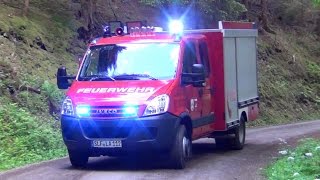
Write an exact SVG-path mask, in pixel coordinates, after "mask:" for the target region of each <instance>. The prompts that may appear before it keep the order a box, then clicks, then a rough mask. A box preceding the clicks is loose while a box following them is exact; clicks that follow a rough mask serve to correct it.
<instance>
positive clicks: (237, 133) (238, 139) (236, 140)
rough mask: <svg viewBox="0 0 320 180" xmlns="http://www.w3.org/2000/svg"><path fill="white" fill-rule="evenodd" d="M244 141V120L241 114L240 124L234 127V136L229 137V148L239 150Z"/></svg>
mask: <svg viewBox="0 0 320 180" xmlns="http://www.w3.org/2000/svg"><path fill="white" fill-rule="evenodd" d="M245 141H246V121H245V120H244V118H243V117H242V116H241V119H240V124H239V126H238V127H236V128H235V129H234V137H233V138H232V139H231V148H232V149H235V150H241V149H243V147H244V144H245Z"/></svg>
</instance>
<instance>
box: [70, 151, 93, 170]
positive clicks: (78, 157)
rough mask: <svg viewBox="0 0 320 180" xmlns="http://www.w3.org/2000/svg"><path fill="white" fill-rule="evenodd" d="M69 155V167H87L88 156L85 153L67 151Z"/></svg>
mask: <svg viewBox="0 0 320 180" xmlns="http://www.w3.org/2000/svg"><path fill="white" fill-rule="evenodd" d="M68 153H69V160H70V162H71V165H72V166H73V167H75V168H83V167H85V166H86V165H87V163H88V160H89V156H88V155H87V154H85V153H82V152H78V151H74V150H68Z"/></svg>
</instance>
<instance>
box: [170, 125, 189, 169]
mask: <svg viewBox="0 0 320 180" xmlns="http://www.w3.org/2000/svg"><path fill="white" fill-rule="evenodd" d="M191 156H192V142H191V139H190V137H188V135H187V130H186V127H185V126H183V125H180V127H179V128H178V131H177V134H176V137H175V141H174V144H173V147H172V149H171V152H170V166H171V167H172V168H174V169H184V168H185V167H186V162H187V160H188V159H189V158H191Z"/></svg>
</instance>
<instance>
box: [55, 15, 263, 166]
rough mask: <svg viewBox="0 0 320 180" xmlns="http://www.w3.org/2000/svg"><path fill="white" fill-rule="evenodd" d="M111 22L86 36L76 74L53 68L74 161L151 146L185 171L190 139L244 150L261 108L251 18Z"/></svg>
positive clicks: (82, 163)
mask: <svg viewBox="0 0 320 180" xmlns="http://www.w3.org/2000/svg"><path fill="white" fill-rule="evenodd" d="M112 23H113V24H112V25H111V23H110V26H108V27H107V28H106V29H105V32H104V35H103V37H101V38H97V39H95V40H94V41H93V42H92V43H90V45H89V47H88V50H87V52H86V53H85V55H84V57H83V60H82V61H81V63H80V67H79V70H78V73H77V75H76V76H69V75H67V71H66V68H65V67H60V68H59V69H58V72H57V84H58V87H59V88H60V89H68V88H69V89H68V91H67V94H66V98H65V99H64V101H63V104H62V111H61V128H62V135H63V140H64V142H65V144H66V146H67V148H68V152H69V158H70V161H71V164H72V165H73V166H75V167H82V166H85V165H86V164H87V162H88V158H89V157H97V156H105V155H106V156H119V155H126V154H130V153H144V152H149V153H150V152H151V153H153V154H160V153H161V154H163V155H166V156H167V157H168V162H170V165H171V167H173V168H177V169H182V168H184V167H185V165H186V161H187V160H188V159H189V158H190V157H191V155H192V141H193V140H197V139H199V138H205V137H209V138H215V142H216V146H217V147H228V148H232V149H237V150H240V149H242V148H243V146H244V144H245V137H246V123H247V122H249V121H252V120H255V119H256V118H257V116H258V110H259V106H258V103H259V96H258V88H257V63H256V58H257V47H256V38H257V35H258V33H257V29H256V28H255V26H254V24H252V23H247V22H220V23H219V28H217V29H199V30H183V25H182V24H181V23H179V22H178V21H174V22H173V23H172V25H171V26H170V31H168V32H162V31H160V30H159V28H149V27H148V28H147V27H142V25H141V22H131V24H130V23H127V24H126V26H124V25H122V23H121V22H119V24H118V25H117V22H112ZM114 24H116V25H114ZM117 26H119V27H117ZM71 79H72V80H71Z"/></svg>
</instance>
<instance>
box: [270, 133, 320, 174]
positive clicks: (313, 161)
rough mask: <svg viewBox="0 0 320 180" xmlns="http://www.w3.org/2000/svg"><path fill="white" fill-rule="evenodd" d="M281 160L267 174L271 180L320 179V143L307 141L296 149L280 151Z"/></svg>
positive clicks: (311, 140) (301, 142) (315, 140)
mask: <svg viewBox="0 0 320 180" xmlns="http://www.w3.org/2000/svg"><path fill="white" fill-rule="evenodd" d="M279 153H280V154H281V156H280V158H279V159H278V160H277V161H276V162H274V163H273V164H272V165H270V166H269V167H268V168H267V169H266V171H265V174H266V176H267V178H268V179H270V180H291V179H292V180H299V179H301V180H302V179H303V180H315V179H320V141H319V140H318V139H305V140H302V141H300V145H299V146H298V147H297V148H295V149H291V148H289V149H284V150H282V151H279Z"/></svg>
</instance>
